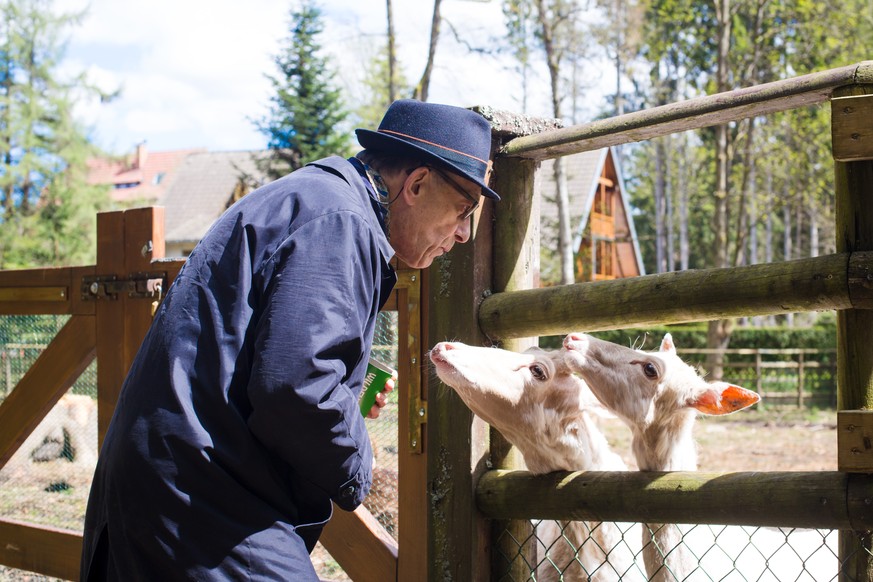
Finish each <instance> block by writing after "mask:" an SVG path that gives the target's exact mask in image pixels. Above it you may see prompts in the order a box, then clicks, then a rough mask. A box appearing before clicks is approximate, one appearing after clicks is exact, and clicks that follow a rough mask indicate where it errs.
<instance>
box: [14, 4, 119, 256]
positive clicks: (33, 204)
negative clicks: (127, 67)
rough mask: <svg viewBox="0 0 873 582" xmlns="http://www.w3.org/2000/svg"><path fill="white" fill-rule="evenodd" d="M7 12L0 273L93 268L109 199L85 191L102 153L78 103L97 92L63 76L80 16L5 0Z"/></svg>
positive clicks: (97, 190)
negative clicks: (89, 166) (89, 170)
mask: <svg viewBox="0 0 873 582" xmlns="http://www.w3.org/2000/svg"><path fill="white" fill-rule="evenodd" d="M0 12H2V14H3V19H2V22H3V29H2V33H0V268H6V269H10V268H22V267H29V266H44V265H62V264H77V263H81V262H93V260H94V245H95V231H96V227H95V222H96V212H97V211H98V210H99V209H100V208H102V207H103V206H104V205H105V204H106V203H107V201H108V192H107V190H106V188H105V187H104V188H95V187H90V186H87V185H86V183H85V160H86V159H87V158H88V157H89V156H90V155H93V154H94V153H96V152H95V149H94V148H93V146H92V145H90V144H89V142H88V139H87V137H86V135H85V132H84V130H83V129H82V128H81V127H80V126H79V124H78V123H77V122H76V121H75V119H73V117H72V110H73V98H72V95H73V94H74V91H85V92H90V91H95V90H94V89H93V88H90V87H88V85H87V83H86V81H85V79H84V78H83V77H79V78H77V79H74V80H73V81H71V82H62V81H61V80H60V79H59V78H58V76H57V73H56V69H57V66H58V63H59V62H60V60H61V58H62V57H63V43H62V42H61V35H62V33H63V32H64V30H65V29H67V28H68V27H70V26H72V25H75V24H77V23H78V19H79V17H80V15H70V14H63V15H55V14H53V13H52V10H51V3H50V2H49V1H48V0H2V1H0Z"/></svg>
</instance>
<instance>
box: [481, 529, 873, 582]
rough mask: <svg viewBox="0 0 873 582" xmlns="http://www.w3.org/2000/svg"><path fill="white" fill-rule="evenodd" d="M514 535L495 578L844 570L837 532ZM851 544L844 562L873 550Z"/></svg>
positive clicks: (761, 577)
mask: <svg viewBox="0 0 873 582" xmlns="http://www.w3.org/2000/svg"><path fill="white" fill-rule="evenodd" d="M517 531H518V529H517V528H516V529H512V530H510V529H506V530H504V531H503V533H502V534H501V535H500V539H499V540H498V542H497V543H496V544H495V547H496V548H503V549H502V550H500V549H498V550H497V551H498V553H499V560H497V561H498V562H499V563H502V564H503V566H504V568H505V572H504V573H503V574H502V575H500V574H498V575H496V576H493V579H495V580H501V581H502V582H515V581H518V582H522V581H524V582H528V581H544V580H548V581H552V580H564V581H567V582H570V581H574V582H575V581H580V580H653V579H654V580H670V581H673V580H676V581H682V580H687V581H689V582H690V581H695V582H696V581H701V582H703V581H738V582H739V581H753V580H755V581H773V582H780V581H809V582H824V581H828V580H836V579H838V578H839V576H840V573H841V570H842V564H841V563H840V558H839V553H838V549H837V548H838V543H839V541H838V538H839V536H838V532H837V531H835V530H818V529H796V528H772V527H749V526H722V525H701V524H698V525H652V524H636V523H611V522H594V523H592V522H581V521H577V522H556V521H550V520H543V521H538V522H534V523H532V528H531V530H530V535H529V536H528V537H526V538H523V539H520V538H519V537H518V535H517V533H513V532H517ZM853 541H854V543H853V550H852V552H850V554H849V555H848V557H847V558H846V559H847V560H851V559H852V554H853V553H854V552H869V550H868V547H869V540H868V539H867V534H866V533H858V534H857V535H856V536H855V537H854V538H853ZM507 542H508V543H507ZM506 548H509V550H507V549H506ZM512 548H516V549H517V551H516V552H515V553H513V552H512V551H511V550H512ZM647 562H648V564H647ZM508 564H515V567H514V568H509V567H508ZM494 574H496V573H494Z"/></svg>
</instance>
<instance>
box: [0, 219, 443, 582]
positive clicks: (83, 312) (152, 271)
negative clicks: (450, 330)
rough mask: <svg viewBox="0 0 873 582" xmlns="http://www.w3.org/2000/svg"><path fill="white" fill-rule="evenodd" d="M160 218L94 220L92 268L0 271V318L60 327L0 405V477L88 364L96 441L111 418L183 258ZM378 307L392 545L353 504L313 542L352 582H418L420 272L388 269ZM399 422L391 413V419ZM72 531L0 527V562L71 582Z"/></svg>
mask: <svg viewBox="0 0 873 582" xmlns="http://www.w3.org/2000/svg"><path fill="white" fill-rule="evenodd" d="M163 223H164V210H163V208H160V207H153V208H139V209H133V210H127V211H120V212H109V213H103V214H99V215H98V217H97V247H98V249H97V264H96V265H93V266H86V267H64V268H45V269H26V270H18V271H0V316H4V315H33V314H60V315H69V316H70V317H69V320H68V321H67V323H66V324H65V325H64V327H63V328H62V329H61V331H60V332H59V333H58V334H57V336H56V337H55V338H54V339H53V340H52V341H51V343H50V344H49V346H48V347H47V348H46V349H45V350H44V351H43V353H42V354H41V355H40V356H39V358H38V359H37V360H36V362H35V363H34V364H33V365H32V366H31V367H30V369H29V370H28V371H27V372H26V373H25V375H24V376H23V377H22V378H21V380H20V381H19V382H18V383H17V384H16V387H15V389H14V390H12V391H11V392H10V393H9V394H8V396H7V397H6V398H5V400H3V402H2V403H0V468H2V467H3V466H4V465H5V464H6V463H7V462H8V461H9V459H10V458H11V457H12V455H13V454H14V453H15V452H16V450H17V449H18V448H19V447H20V446H21V444H22V443H23V442H24V441H25V439H26V438H27V437H28V435H30V433H31V432H32V431H33V430H34V429H35V428H36V427H37V425H38V424H39V423H40V421H41V420H42V419H43V418H44V417H45V416H46V414H48V412H49V411H50V410H51V409H52V408H53V407H54V405H55V404H56V403H57V402H58V401H59V400H60V398H61V397H62V396H63V395H64V394H65V393H66V392H67V390H69V388H70V387H71V386H72V385H73V383H74V382H75V381H76V378H78V377H79V375H80V374H81V373H82V372H83V371H84V370H85V369H86V368H87V367H88V366H89V365H90V364H91V362H92V361H93V360H94V359H95V357H96V359H97V400H98V435H99V442H101V443H102V441H103V435H105V433H106V428H107V427H108V425H109V420H110V419H111V417H112V411H113V409H114V406H115V403H116V401H117V399H118V393H119V390H120V388H121V385H122V382H123V381H124V377H125V375H126V374H127V370H128V369H129V368H130V365H131V363H132V361H133V358H134V357H135V355H136V352H137V350H138V348H139V346H140V344H141V342H142V339H143V337H144V336H145V333H146V331H147V330H148V328H149V325H150V323H151V319H152V313H153V309H154V308H155V307H156V304H157V302H159V301H160V298H161V296H162V294H163V293H164V292H165V291H166V290H167V289H168V288H169V285H170V284H171V283H172V281H173V280H174V279H175V277H176V275H177V274H178V272H179V270H180V269H181V267H182V265H183V264H184V259H164V248H165V247H164V227H163ZM398 279H399V281H398V285H397V287H396V288H395V290H394V292H393V294H392V296H391V298H390V299H389V301H388V303H387V304H386V307H385V310H390V311H397V312H398V320H399V325H398V327H399V337H400V338H401V339H400V341H399V346H398V373H399V382H398V385H399V387H400V388H399V402H400V410H401V411H406V413H407V414H406V416H407V418H408V419H409V420H408V421H401V422H399V433H400V434H399V437H398V443H399V447H398V448H399V473H400V479H399V483H398V492H399V512H398V513H399V515H398V518H399V521H398V539H401V540H402V542H401V543H400V544H398V543H397V542H396V541H395V540H394V539H393V538H392V537H391V536H390V535H389V534H388V533H387V532H386V531H385V530H384V528H383V527H382V525H381V524H380V523H379V522H378V521H376V519H375V518H374V517H373V516H372V515H370V513H369V512H368V511H367V510H366V509H364V508H363V507H360V508H358V510H357V511H355V512H354V513H349V512H345V511H336V512H335V513H334V517H333V519H332V520H331V521H330V524H329V525H328V527H327V528H325V531H324V534H323V536H322V539H321V542H322V544H323V545H324V546H325V547H326V548H327V549H328V551H329V552H330V553H331V555H332V556H333V557H334V559H336V560H337V562H339V564H340V565H341V566H342V567H343V569H344V570H345V571H346V573H347V574H349V576H351V578H352V579H354V580H361V581H368V580H372V581H380V582H381V581H385V580H422V579H424V578H425V571H426V563H427V562H426V559H427V548H426V531H427V528H426V513H425V511H426V502H425V497H424V496H423V495H420V494H415V493H414V491H420V490H421V489H422V485H421V484H422V483H423V482H424V479H425V467H426V457H425V455H424V446H423V439H422V437H421V433H422V429H423V426H424V423H425V422H426V420H427V416H426V411H427V407H426V402H425V397H424V395H423V394H422V393H421V390H422V386H423V382H422V377H421V373H422V372H421V370H422V368H421V366H420V365H419V363H418V362H420V359H419V358H420V353H421V350H422V346H421V345H420V342H421V333H420V331H419V330H420V325H421V323H420V318H421V311H420V309H419V298H420V285H421V275H420V273H419V271H417V270H411V269H398ZM402 417H403V415H402V414H401V418H402ZM81 550H82V534H81V532H80V531H69V530H61V529H57V528H49V527H44V526H37V525H34V524H29V523H22V522H19V521H11V520H4V519H0V565H5V566H8V567H11V568H16V569H20V570H27V571H31V572H37V573H40V574H44V575H47V576H53V577H57V578H63V579H68V580H76V579H78V576H79V561H80V555H81Z"/></svg>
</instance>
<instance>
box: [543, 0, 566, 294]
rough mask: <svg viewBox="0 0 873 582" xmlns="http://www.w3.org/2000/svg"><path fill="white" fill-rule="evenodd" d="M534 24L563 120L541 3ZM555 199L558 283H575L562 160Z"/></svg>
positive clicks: (556, 62) (555, 56) (555, 60)
mask: <svg viewBox="0 0 873 582" xmlns="http://www.w3.org/2000/svg"><path fill="white" fill-rule="evenodd" d="M536 9H537V21H538V23H539V27H540V32H541V34H542V41H543V48H544V50H545V53H546V63H547V64H548V68H549V82H550V89H551V92H552V114H553V115H554V117H555V119H563V115H562V111H561V93H560V79H561V76H560V73H561V71H560V54H559V51H557V50H556V48H555V38H554V30H553V29H552V24H551V23H550V22H549V19H548V14H547V12H546V7H545V6H544V5H543V0H536ZM555 188H556V192H555V196H556V198H557V204H558V252H559V254H560V257H561V283H563V284H569V283H573V282H574V281H575V275H574V271H575V269H574V265H573V250H574V249H573V248H572V246H573V243H572V240H571V233H570V229H571V227H570V199H569V195H568V192H567V177H566V174H565V172H564V160H563V159H562V158H555Z"/></svg>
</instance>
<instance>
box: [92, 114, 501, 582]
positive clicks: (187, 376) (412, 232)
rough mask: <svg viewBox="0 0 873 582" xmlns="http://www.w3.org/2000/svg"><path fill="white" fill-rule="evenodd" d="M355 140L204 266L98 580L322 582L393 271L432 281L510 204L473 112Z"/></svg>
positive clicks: (96, 521)
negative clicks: (487, 219)
mask: <svg viewBox="0 0 873 582" xmlns="http://www.w3.org/2000/svg"><path fill="white" fill-rule="evenodd" d="M356 133H357V136H358V140H359V142H360V143H361V145H362V146H363V147H364V148H365V149H364V151H362V152H361V153H359V154H358V156H357V157H355V158H351V159H349V160H346V159H343V158H340V157H330V158H326V159H323V160H319V161H317V162H313V163H311V164H309V165H307V166H306V167H304V168H302V169H300V170H297V171H295V172H293V173H291V174H289V175H288V176H285V177H284V178H282V179H280V180H277V181H275V182H273V183H271V184H268V185H266V186H264V187H262V188H259V189H258V190H256V191H254V192H252V193H251V194H249V195H248V196H246V197H244V198H243V199H242V200H240V201H239V202H237V203H236V204H234V205H233V206H232V207H231V208H230V209H228V210H227V212H225V213H224V215H222V216H221V217H220V218H219V219H218V221H217V222H216V223H215V225H214V226H213V227H212V228H211V229H210V231H209V232H208V233H207V234H206V236H205V237H204V238H203V240H202V241H201V242H200V244H199V245H198V246H197V248H196V249H194V251H193V252H192V253H191V256H190V257H189V259H188V261H187V263H186V264H185V266H184V267H183V269H182V270H181V271H180V273H179V276H178V277H177V279H176V281H175V282H174V284H173V286H172V287H171V289H170V290H169V292H168V294H167V296H166V298H165V299H164V301H163V303H162V304H161V306H160V309H159V310H158V312H157V314H156V316H155V319H154V322H153V324H152V327H151V329H150V330H149V332H148V334H147V336H146V338H145V340H144V342H143V344H142V346H141V348H140V350H139V353H138V354H137V357H136V359H135V361H134V363H133V365H132V367H131V370H130V372H129V374H128V376H127V379H126V381H125V383H124V386H123V388H122V391H121V396H120V398H119V401H118V405H117V407H116V410H115V415H114V417H113V419H112V422H111V424H110V426H109V430H108V432H107V434H106V439H105V442H104V443H103V448H102V450H101V452H100V460H99V463H98V465H97V469H96V473H95V476H94V482H93V485H92V489H91V496H90V499H89V502H88V510H87V515H86V520H85V538H84V549H83V558H82V570H81V579H82V580H124V581H125V582H127V581H130V580H149V581H154V580H167V579H176V578H179V579H197V580H204V579H234V580H247V579H254V580H285V581H291V580H294V581H299V580H317V577H316V574H315V571H314V569H313V567H312V564H311V561H310V560H309V552H310V551H311V550H312V548H313V546H314V545H315V543H316V541H317V540H318V537H319V535H320V533H321V530H322V527H323V526H324V524H325V523H326V522H327V521H328V520H329V519H330V515H331V501H333V502H335V503H336V504H337V505H338V506H339V507H341V508H342V509H345V510H352V509H354V508H355V507H356V506H358V505H359V504H360V503H361V501H362V500H363V498H364V497H365V496H366V495H367V492H368V491H369V488H370V480H371V463H372V452H371V450H370V441H369V438H368V435H367V431H366V427H365V424H364V420H363V418H362V416H361V412H360V410H359V407H358V396H359V393H360V391H361V384H362V381H363V378H364V375H365V372H366V368H367V361H368V358H369V354H370V347H371V343H372V339H373V331H374V326H375V322H376V316H377V314H378V312H379V310H380V308H381V307H382V305H383V304H384V302H385V301H386V300H387V298H388V295H389V294H390V292H391V290H392V288H393V286H394V283H395V281H396V277H395V274H394V270H393V269H392V267H391V266H390V264H389V261H390V260H391V258H392V256H394V255H396V256H397V257H398V258H399V259H400V260H401V261H403V262H404V263H406V264H407V265H409V266H411V267H414V268H425V267H428V266H429V265H430V264H431V263H432V262H433V260H434V259H435V258H436V257H438V256H440V255H442V254H444V253H447V252H448V251H450V250H451V249H452V247H453V246H454V245H455V243H463V242H465V241H467V240H468V239H469V237H470V216H471V214H472V213H473V211H474V210H475V209H476V207H477V206H478V205H479V203H480V199H481V197H482V196H486V197H489V198H492V199H495V200H498V199H499V197H498V196H497V194H496V193H495V192H493V191H492V190H490V189H489V188H488V185H487V181H488V174H489V167H490V163H489V156H490V148H491V131H490V126H489V124H488V123H487V122H486V121H485V120H484V119H483V118H482V117H481V116H479V115H477V114H475V113H473V112H471V111H469V110H466V109H461V108H457V107H450V106H446V105H437V104H430V103H421V102H418V101H413V100H402V101H397V102H395V103H393V104H392V105H391V107H390V108H389V109H388V111H387V112H386V113H385V116H384V118H383V120H382V122H381V124H380V126H379V128H378V130H376V131H369V130H363V129H359V130H357V132H356ZM379 405H384V396H382V397H381V398H380V399H379V400H378V401H377V405H376V406H374V410H373V411H371V415H374V414H377V411H378V406H379Z"/></svg>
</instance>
